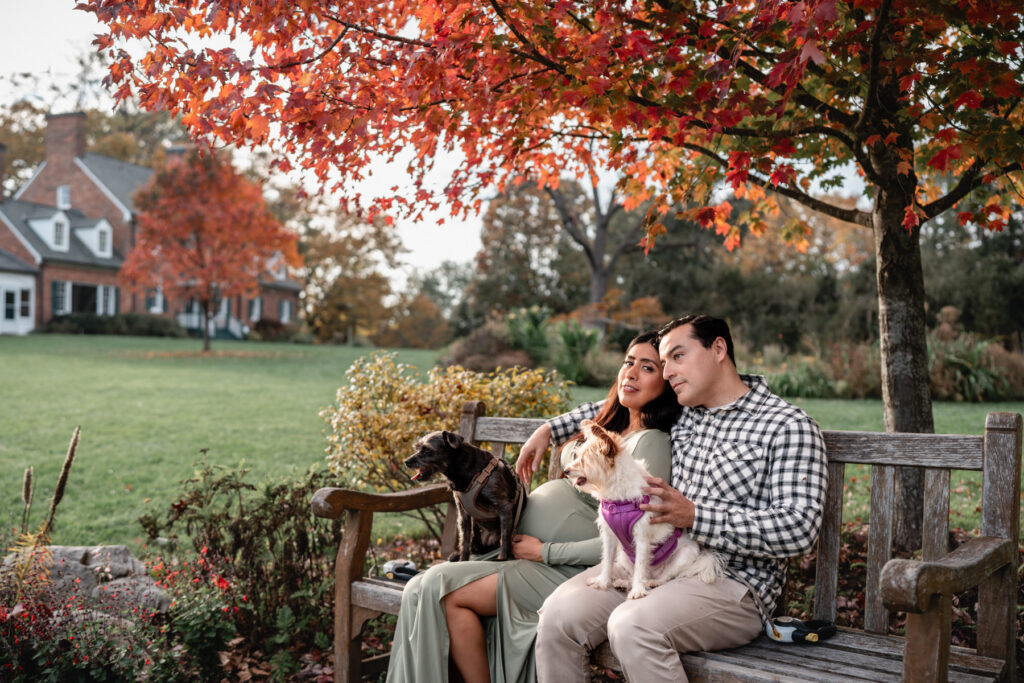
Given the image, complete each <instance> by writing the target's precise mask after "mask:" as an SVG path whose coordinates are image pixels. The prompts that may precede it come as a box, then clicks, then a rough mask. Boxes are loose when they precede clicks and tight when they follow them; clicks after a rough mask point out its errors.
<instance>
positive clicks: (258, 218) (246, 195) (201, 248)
mask: <svg viewBox="0 0 1024 683" xmlns="http://www.w3.org/2000/svg"><path fill="white" fill-rule="evenodd" d="M135 203H136V205H137V206H138V208H139V215H138V228H137V232H136V237H135V246H134V248H133V249H132V251H131V252H130V253H129V254H128V258H126V259H125V262H124V264H123V265H122V267H121V272H120V278H121V281H122V282H123V283H124V284H125V286H126V287H128V288H130V289H132V290H134V291H137V292H144V291H146V290H148V289H153V288H156V287H161V288H162V290H163V292H164V295H165V296H167V297H169V298H171V299H178V300H189V299H192V300H195V301H196V302H197V303H198V304H199V307H200V309H201V310H202V316H203V350H204V351H209V350H210V320H211V318H212V317H213V315H214V312H215V311H216V310H217V306H218V305H219V304H220V301H221V300H222V299H225V298H229V297H233V296H238V295H243V296H255V295H256V294H257V293H258V292H259V278H260V276H261V275H263V274H265V273H266V272H267V271H268V270H269V269H270V268H272V267H279V266H280V265H284V264H287V265H291V266H293V267H297V266H298V265H300V259H299V256H298V251H297V249H296V242H297V237H296V235H295V234H294V233H292V232H289V231H288V230H286V229H285V228H284V226H283V225H281V223H280V222H279V221H278V220H277V219H276V218H275V217H274V215H273V214H272V213H271V212H270V210H269V209H268V208H267V206H266V203H265V202H264V200H263V194H262V189H261V188H260V186H259V185H258V184H256V183H254V182H251V181H249V180H246V179H245V178H243V177H242V176H241V175H239V174H238V173H237V172H235V169H234V168H233V167H232V166H231V162H230V161H229V160H228V159H227V157H226V156H225V155H222V154H215V153H213V152H212V151H209V150H201V149H198V148H197V149H193V150H191V151H190V152H188V154H186V155H184V156H182V157H179V158H175V159H172V160H170V161H169V162H168V163H167V164H166V165H165V166H164V167H163V168H162V169H161V170H159V171H158V172H157V173H155V174H154V175H153V177H152V178H151V179H150V181H149V182H148V183H147V184H146V185H145V186H143V187H142V188H140V189H139V191H138V193H137V194H136V195H135Z"/></svg>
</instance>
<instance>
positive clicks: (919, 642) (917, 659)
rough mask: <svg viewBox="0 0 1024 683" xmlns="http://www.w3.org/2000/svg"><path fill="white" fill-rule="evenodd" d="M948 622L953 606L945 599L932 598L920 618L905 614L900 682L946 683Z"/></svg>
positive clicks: (950, 621)
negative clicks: (904, 643)
mask: <svg viewBox="0 0 1024 683" xmlns="http://www.w3.org/2000/svg"><path fill="white" fill-rule="evenodd" d="M952 621H953V602H952V599H951V598H950V597H949V596H948V595H936V596H934V597H933V598H932V603H931V605H929V606H928V609H927V610H925V611H924V612H923V613H922V614H912V613H908V614H907V638H906V646H905V649H904V651H903V680H905V681H922V682H929V683H946V679H947V675H948V672H949V641H950V638H951V635H952V633H951V631H952Z"/></svg>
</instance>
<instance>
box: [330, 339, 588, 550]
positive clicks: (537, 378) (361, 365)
mask: <svg viewBox="0 0 1024 683" xmlns="http://www.w3.org/2000/svg"><path fill="white" fill-rule="evenodd" d="M346 376H347V378H348V383H347V385H346V386H344V387H342V388H340V389H338V393H337V397H336V401H335V403H334V405H332V406H329V407H327V408H324V409H323V410H321V411H320V417H321V418H322V419H323V420H324V421H325V422H326V423H327V424H328V425H329V433H328V435H327V461H328V463H329V464H330V467H331V470H332V471H334V472H336V473H337V474H338V475H339V476H341V477H343V478H344V479H345V480H346V481H347V482H348V484H349V485H352V486H355V487H357V488H365V489H371V490H375V491H401V490H406V489H408V488H410V487H411V486H412V485H413V481H412V479H411V478H410V476H409V474H408V473H407V471H406V470H405V468H404V467H403V466H402V461H403V460H404V459H405V458H406V457H408V456H409V455H410V454H411V453H412V444H413V442H414V441H415V440H416V439H417V438H418V437H420V436H422V435H423V434H425V433H426V432H430V431H433V430H437V429H449V430H457V429H458V427H459V417H460V415H461V412H462V404H463V403H465V402H466V401H469V400H481V401H483V402H484V404H485V406H486V408H487V411H488V412H489V413H491V414H493V415H504V416H509V417H541V416H546V415H551V414H553V413H557V412H561V411H563V410H565V409H566V408H568V407H569V391H568V386H567V385H566V383H565V381H564V380H562V379H561V378H560V376H559V375H558V373H557V372H553V371H544V370H523V369H518V368H514V369H508V370H502V371H498V372H492V373H479V372H473V371H471V370H467V369H465V368H463V367H459V366H451V367H448V368H433V369H432V370H431V371H430V373H429V374H428V376H427V378H426V381H425V382H424V383H422V384H421V383H420V382H419V381H418V380H417V378H416V377H415V376H414V368H413V367H411V366H409V365H405V364H399V363H396V362H395V355H394V354H389V353H374V354H370V355H368V356H364V357H363V358H360V359H359V360H357V361H356V362H355V363H353V364H352V367H350V368H349V369H348V372H347V373H346ZM423 519H424V521H425V522H426V523H427V524H428V526H429V527H430V528H431V530H432V531H433V532H434V533H435V535H438V536H439V531H440V527H439V515H433V516H428V517H424V518H423Z"/></svg>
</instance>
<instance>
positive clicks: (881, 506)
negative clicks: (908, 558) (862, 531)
mask: <svg viewBox="0 0 1024 683" xmlns="http://www.w3.org/2000/svg"><path fill="white" fill-rule="evenodd" d="M895 484H896V468H895V467H893V466H892V465H875V466H873V467H872V468H871V512H870V517H869V518H868V521H869V523H870V525H871V533H870V534H868V567H867V579H866V582H865V583H866V584H867V585H866V586H865V587H864V630H865V631H867V632H869V633H885V632H886V631H887V630H888V627H889V611H888V610H886V609H885V606H884V605H883V604H882V591H881V590H880V587H881V577H882V567H884V566H885V563H886V562H888V561H889V560H890V559H892V532H893V520H894V514H893V511H894V509H895V505H894V503H895V498H896V495H895Z"/></svg>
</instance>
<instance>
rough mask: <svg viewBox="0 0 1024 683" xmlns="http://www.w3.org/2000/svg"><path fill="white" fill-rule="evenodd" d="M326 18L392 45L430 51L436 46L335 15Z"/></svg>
mask: <svg viewBox="0 0 1024 683" xmlns="http://www.w3.org/2000/svg"><path fill="white" fill-rule="evenodd" d="M324 16H325V17H327V18H328V19H330V20H331V21H333V22H335V23H337V24H340V25H342V26H344V27H345V28H346V29H351V30H353V31H356V32H358V33H365V34H367V35H371V36H373V37H374V38H378V39H380V40H387V41H390V42H392V43H401V44H403V45H411V46H415V47H422V48H427V49H429V50H432V49H434V45H433V44H432V43H428V42H427V41H425V40H418V39H416V38H403V37H402V36H395V35H391V34H390V33H384V32H383V31H378V30H376V29H372V28H367V27H365V26H360V25H358V24H353V23H352V22H349V21H345V20H344V19H342V18H341V17H339V16H336V15H333V14H326V13H325V14H324Z"/></svg>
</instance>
